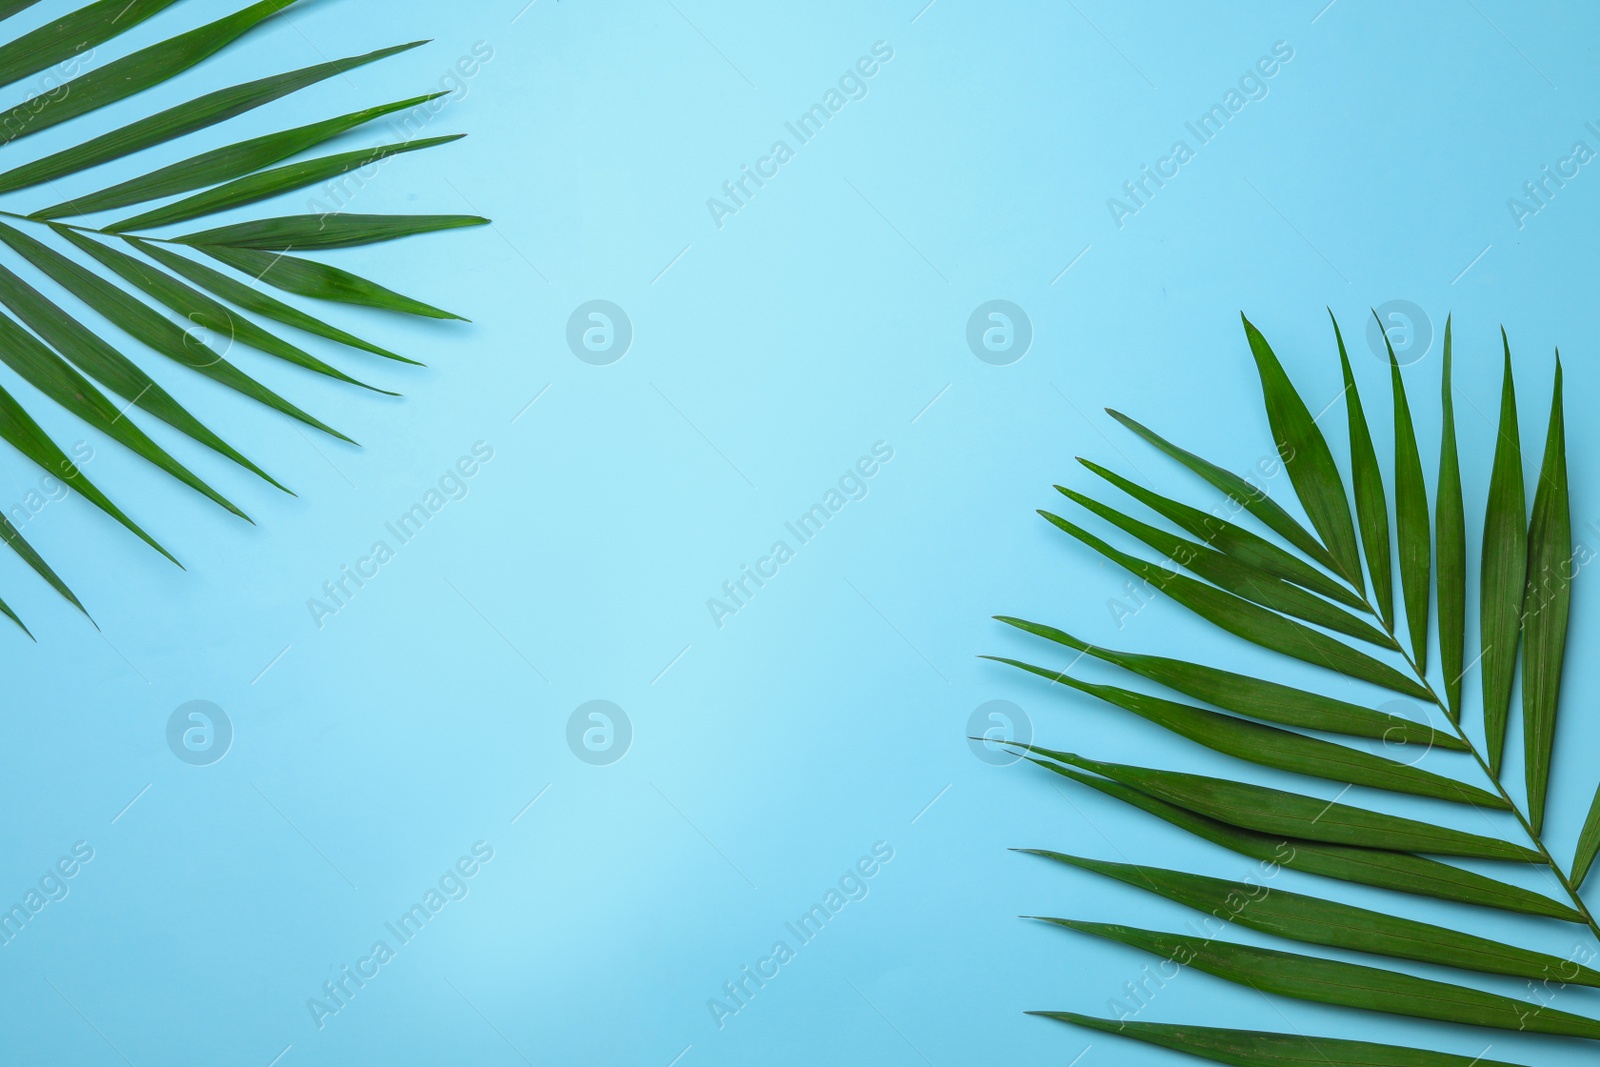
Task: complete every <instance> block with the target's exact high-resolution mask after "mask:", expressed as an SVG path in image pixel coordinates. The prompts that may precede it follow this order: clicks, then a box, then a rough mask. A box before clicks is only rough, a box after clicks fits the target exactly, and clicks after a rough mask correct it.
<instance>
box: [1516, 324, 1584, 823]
mask: <svg viewBox="0 0 1600 1067" xmlns="http://www.w3.org/2000/svg"><path fill="white" fill-rule="evenodd" d="M1574 565H1575V563H1574V560H1573V555H1572V515H1571V509H1570V505H1569V504H1568V501H1567V437H1566V424H1565V420H1564V417H1563V414H1562V410H1561V354H1560V353H1559V352H1558V353H1556V384H1555V393H1554V396H1553V398H1552V399H1551V401H1550V429H1549V433H1548V436H1547V437H1546V438H1545V444H1544V463H1543V465H1542V466H1541V467H1540V469H1539V487H1538V489H1537V490H1535V491H1534V494H1533V524H1532V526H1531V527H1530V528H1529V530H1528V587H1527V592H1526V593H1525V594H1524V596H1523V601H1522V640H1523V642H1524V645H1525V648H1526V655H1525V657H1524V660H1523V667H1522V729H1523V741H1524V748H1525V750H1526V751H1525V755H1524V757H1523V758H1524V760H1525V761H1526V764H1525V769H1526V777H1527V789H1528V821H1530V822H1531V823H1533V829H1534V831H1535V832H1537V831H1538V830H1539V829H1540V828H1541V827H1543V825H1544V804H1545V790H1546V788H1547V787H1548V785H1549V782H1550V752H1551V749H1552V747H1553V746H1554V745H1555V739H1556V698H1557V697H1558V696H1559V695H1560V693H1561V661H1562V657H1563V656H1564V655H1565V654H1566V648H1567V615H1568V613H1569V611H1570V609H1571V604H1572V575H1573V568H1574Z"/></svg>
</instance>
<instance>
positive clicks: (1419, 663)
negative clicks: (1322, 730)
mask: <svg viewBox="0 0 1600 1067" xmlns="http://www.w3.org/2000/svg"><path fill="white" fill-rule="evenodd" d="M1383 343H1384V346H1385V347H1386V348H1387V349H1388V351H1389V388H1390V395H1391V397H1392V399H1393V404H1394V523H1395V535H1396V541H1397V542H1398V544H1399V548H1400V592H1401V597H1402V600H1403V601H1404V603H1405V609H1406V630H1407V632H1408V634H1409V635H1410V639H1411V660H1412V663H1413V664H1414V666H1415V667H1416V669H1417V672H1418V673H1420V674H1426V673H1427V670H1428V577H1429V570H1430V569H1431V566H1432V550H1431V549H1430V547H1429V545H1430V537H1429V530H1428V489H1427V484H1426V483H1425V482H1424V481H1423V475H1422V453H1421V451H1420V450H1419V449H1418V448H1417V428H1416V425H1415V424H1414V423H1413V422H1412V421H1411V404H1410V403H1409V402H1408V401H1407V400H1406V384H1405V382H1404V381H1403V380H1402V379H1401V377H1400V361H1399V360H1398V359H1396V358H1395V354H1394V346H1393V345H1391V344H1390V343H1389V337H1388V335H1387V334H1385V335H1384V339H1383Z"/></svg>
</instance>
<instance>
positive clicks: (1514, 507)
mask: <svg viewBox="0 0 1600 1067" xmlns="http://www.w3.org/2000/svg"><path fill="white" fill-rule="evenodd" d="M1500 338H1501V341H1502V343H1503V344H1504V345H1505V381H1504V384H1503V385H1502V386H1501V393H1500V432H1499V435H1498V437H1497V438H1496V441H1495V449H1494V468H1493V470H1492V472H1491V473H1490V475H1489V503H1488V506H1487V508H1486V510H1485V513H1484V519H1483V565H1482V577H1481V579H1480V591H1479V612H1478V614H1479V625H1478V630H1479V637H1480V639H1481V642H1482V649H1483V656H1482V659H1481V660H1480V662H1481V663H1482V667H1481V668H1480V669H1481V670H1482V672H1483V729H1484V734H1485V735H1486V737H1487V739H1488V745H1489V767H1490V769H1491V770H1493V771H1494V773H1495V774H1497V775H1498V774H1499V773H1500V759H1501V756H1502V754H1503V752H1504V749H1505V743H1506V719H1507V718H1508V715H1509V712H1510V706H1511V681H1512V676H1513V675H1514V674H1515V672H1516V666H1517V638H1518V635H1519V631H1520V629H1521V627H1520V625H1519V619H1520V616H1521V614H1522V595H1523V592H1524V588H1523V587H1524V584H1525V583H1526V581H1527V572H1528V511H1527V500H1526V497H1525V496H1524V493H1523V486H1522V444H1521V441H1520V438H1519V435H1518V432H1517V392H1516V386H1515V385H1514V383H1513V382H1512V379H1511V342H1510V341H1508V340H1506V336H1505V330H1504V329H1502V330H1501V331H1500Z"/></svg>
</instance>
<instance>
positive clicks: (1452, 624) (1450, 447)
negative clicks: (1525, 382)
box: [1417, 318, 1467, 721]
mask: <svg viewBox="0 0 1600 1067" xmlns="http://www.w3.org/2000/svg"><path fill="white" fill-rule="evenodd" d="M1450 330H1451V320H1450V319H1448V318H1447V319H1445V320H1444V370H1443V372H1442V373H1441V374H1440V383H1439V406H1440V408H1441V410H1442V412H1443V416H1444V422H1443V427H1442V429H1441V430H1440V434H1439V486H1438V488H1437V490H1436V491H1435V494H1434V522H1435V525H1436V526H1437V528H1438V532H1437V534H1436V535H1435V536H1436V537H1437V538H1438V545H1437V549H1436V551H1435V553H1434V554H1435V555H1437V556H1438V557H1439V567H1438V572H1437V575H1436V579H1435V584H1436V586H1437V588H1438V594H1439V623H1438V627H1439V659H1440V661H1441V666H1442V668H1443V670H1444V692H1445V698H1446V703H1445V710H1446V711H1447V712H1448V713H1449V715H1450V717H1451V718H1452V719H1455V720H1457V721H1459V720H1460V718H1461V680H1462V677H1463V676H1464V675H1465V673H1466V667H1465V653H1466V633H1467V520H1466V509H1465V505H1464V504H1463V502H1462V498H1461V458H1460V456H1459V455H1458V453H1457V452H1456V405H1455V396H1454V394H1453V392H1452V388H1453V387H1452V385H1451V370H1452V368H1451V366H1450V361H1451V358H1452V356H1451V351H1450ZM1417 662H1418V663H1419V664H1421V663H1423V662H1424V660H1423V659H1422V658H1421V656H1420V655H1419V657H1418V659H1417Z"/></svg>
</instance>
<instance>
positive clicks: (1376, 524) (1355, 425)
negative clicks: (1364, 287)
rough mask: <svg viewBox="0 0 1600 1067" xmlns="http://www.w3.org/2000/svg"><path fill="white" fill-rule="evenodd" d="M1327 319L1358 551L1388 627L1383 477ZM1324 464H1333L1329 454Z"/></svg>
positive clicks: (1390, 607)
mask: <svg viewBox="0 0 1600 1067" xmlns="http://www.w3.org/2000/svg"><path fill="white" fill-rule="evenodd" d="M1328 318H1329V319H1331V320H1332V321H1333V336H1334V340H1336V341H1337V342H1338V343H1339V369H1340V371H1341V372H1342V373H1343V375H1344V408H1345V416H1346V418H1347V420H1348V422H1349V425H1350V471H1351V475H1352V479H1351V480H1352V482H1353V484H1354V487H1355V493H1356V520H1357V524H1358V525H1359V526H1360V528H1361V551H1362V554H1363V555H1365V556H1366V560H1367V573H1368V574H1369V575H1371V576H1372V597H1373V599H1374V600H1375V601H1377V608H1378V617H1379V618H1380V619H1382V620H1383V624H1384V626H1386V627H1392V626H1393V625H1394V583H1393V580H1392V577H1391V575H1390V572H1389V504H1388V500H1387V498H1386V497H1385V496H1384V494H1383V474H1382V472H1381V471H1380V470H1379V469H1378V450H1377V449H1376V448H1374V447H1373V444H1372V430H1371V428H1370V427H1369V426H1368V425H1367V415H1366V412H1365V411H1364V410H1363V409H1362V407H1361V391H1360V390H1359V389H1358V388H1356V378H1355V373H1354V372H1353V371H1352V370H1351V369H1350V354H1349V353H1348V352H1346V351H1345V348H1344V335H1343V334H1342V333H1340V332H1339V320H1337V319H1334V318H1333V312H1332V311H1329V312H1328ZM1252 340H1254V339H1253V338H1252ZM1262 343H1263V344H1265V341H1263V342H1262ZM1280 371H1281V368H1280ZM1285 382H1287V379H1285ZM1328 462H1329V463H1332V462H1333V457H1332V455H1331V454H1330V455H1329V457H1328Z"/></svg>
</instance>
